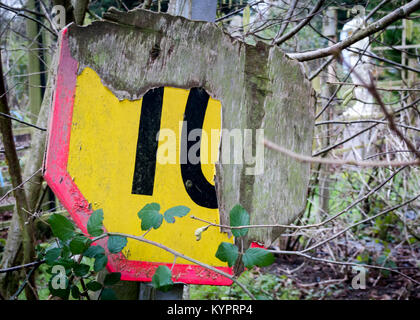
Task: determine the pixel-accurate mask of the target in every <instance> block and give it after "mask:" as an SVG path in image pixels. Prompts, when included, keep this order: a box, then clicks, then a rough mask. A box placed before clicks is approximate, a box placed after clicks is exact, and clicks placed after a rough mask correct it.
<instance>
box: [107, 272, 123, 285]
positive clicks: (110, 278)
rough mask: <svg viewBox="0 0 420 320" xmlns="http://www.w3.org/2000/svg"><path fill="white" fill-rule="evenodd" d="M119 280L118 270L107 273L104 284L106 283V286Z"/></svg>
mask: <svg viewBox="0 0 420 320" xmlns="http://www.w3.org/2000/svg"><path fill="white" fill-rule="evenodd" d="M120 280H121V273H120V272H112V273H108V274H107V275H106V276H105V280H104V285H106V286H112V285H114V284H116V283H117V282H118V281H120Z"/></svg>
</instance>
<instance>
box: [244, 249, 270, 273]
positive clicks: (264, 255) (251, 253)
mask: <svg viewBox="0 0 420 320" xmlns="http://www.w3.org/2000/svg"><path fill="white" fill-rule="evenodd" d="M242 261H243V263H244V265H245V267H247V268H252V267H253V266H258V267H266V266H269V265H271V264H273V262H274V255H273V254H272V253H271V252H269V251H267V250H264V249H262V248H249V249H248V250H246V252H245V254H244V255H243V256H242Z"/></svg>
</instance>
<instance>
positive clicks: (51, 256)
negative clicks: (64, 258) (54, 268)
mask: <svg viewBox="0 0 420 320" xmlns="http://www.w3.org/2000/svg"><path fill="white" fill-rule="evenodd" d="M60 255H61V248H52V249H49V250H48V251H47V252H46V253H45V262H46V263H47V264H48V265H50V266H51V265H53V264H54V262H56V260H57V259H58V257H59V256H60Z"/></svg>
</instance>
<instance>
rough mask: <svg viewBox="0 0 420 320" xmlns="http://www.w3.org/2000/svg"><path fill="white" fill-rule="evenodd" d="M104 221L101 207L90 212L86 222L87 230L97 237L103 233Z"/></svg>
mask: <svg viewBox="0 0 420 320" xmlns="http://www.w3.org/2000/svg"><path fill="white" fill-rule="evenodd" d="M103 221H104V212H103V211H102V209H99V210H95V211H93V212H92V214H91V216H90V218H89V220H88V223H87V230H88V232H89V234H90V235H91V236H92V237H98V236H100V235H101V234H102V233H103V230H102V223H103Z"/></svg>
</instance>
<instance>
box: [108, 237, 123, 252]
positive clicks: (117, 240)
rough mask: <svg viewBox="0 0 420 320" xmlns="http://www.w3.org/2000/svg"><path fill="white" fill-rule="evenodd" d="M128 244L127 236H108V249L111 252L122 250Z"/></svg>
mask: <svg viewBox="0 0 420 320" xmlns="http://www.w3.org/2000/svg"><path fill="white" fill-rule="evenodd" d="M126 245H127V238H126V237H122V236H110V237H109V238H108V250H109V252H111V253H118V252H121V251H122V249H124V247H125V246H126Z"/></svg>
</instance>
